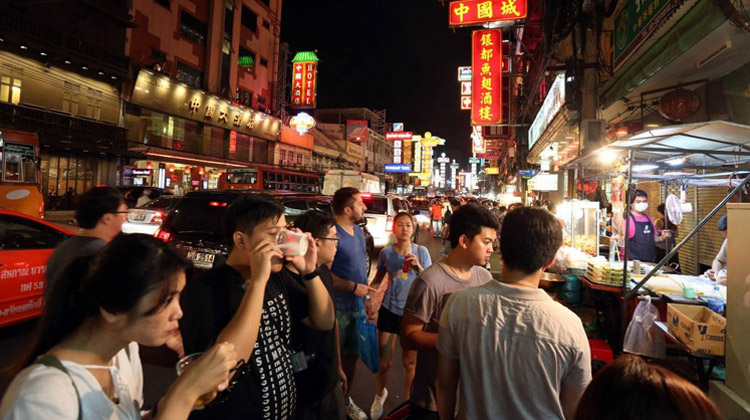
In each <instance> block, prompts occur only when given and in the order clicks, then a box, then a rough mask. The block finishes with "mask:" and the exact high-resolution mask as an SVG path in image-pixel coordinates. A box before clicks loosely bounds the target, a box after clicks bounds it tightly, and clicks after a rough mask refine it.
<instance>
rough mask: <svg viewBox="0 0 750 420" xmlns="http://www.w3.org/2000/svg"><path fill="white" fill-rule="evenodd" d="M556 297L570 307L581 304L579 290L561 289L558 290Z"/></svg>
mask: <svg viewBox="0 0 750 420" xmlns="http://www.w3.org/2000/svg"><path fill="white" fill-rule="evenodd" d="M557 297H559V298H560V299H562V300H563V301H564V302H565V303H567V304H568V305H570V306H572V307H577V306H578V305H580V304H581V290H561V291H560V292H558V294H557Z"/></svg>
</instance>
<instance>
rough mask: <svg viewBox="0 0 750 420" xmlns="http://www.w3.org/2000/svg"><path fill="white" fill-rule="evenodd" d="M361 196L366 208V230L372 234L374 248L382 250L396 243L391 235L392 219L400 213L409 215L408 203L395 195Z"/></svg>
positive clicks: (366, 194)
mask: <svg viewBox="0 0 750 420" xmlns="http://www.w3.org/2000/svg"><path fill="white" fill-rule="evenodd" d="M361 196H362V201H364V202H365V206H367V211H365V219H367V230H369V231H370V233H371V234H372V237H373V242H374V246H375V248H384V247H386V246H388V245H392V244H394V243H396V237H395V236H394V235H393V217H394V216H395V215H396V214H398V213H399V212H401V211H403V212H407V213H409V214H411V205H410V204H409V202H408V201H407V200H406V199H405V198H403V197H401V196H398V195H395V194H386V195H383V194H370V193H362V194H361Z"/></svg>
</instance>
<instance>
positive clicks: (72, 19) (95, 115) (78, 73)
mask: <svg viewBox="0 0 750 420" xmlns="http://www.w3.org/2000/svg"><path fill="white" fill-rule="evenodd" d="M127 3H128V2H127V1H125V0H122V1H117V0H114V1H108V2H92V1H85V0H80V1H73V2H65V3H63V2H52V3H49V4H45V5H44V7H42V8H40V7H38V5H34V4H32V3H25V2H3V3H2V5H0V34H2V35H0V131H2V129H3V128H5V129H8V130H11V129H13V130H20V131H26V132H28V133H31V134H32V136H35V137H38V141H39V148H40V151H39V156H40V157H41V164H40V165H39V168H38V169H39V170H40V175H39V177H38V178H39V179H38V180H37V181H38V183H39V187H40V189H41V192H42V194H43V195H44V203H45V207H46V208H47V209H62V208H64V207H72V206H73V205H74V204H75V196H76V195H78V194H81V193H83V192H84V191H85V190H87V189H89V188H91V187H93V186H94V185H97V184H112V185H114V184H116V181H117V178H118V173H119V170H120V167H119V161H120V157H121V156H125V155H127V154H128V149H127V146H126V144H125V128H124V124H123V118H122V111H123V107H122V103H121V100H120V94H121V89H122V86H123V84H124V83H127V82H128V78H129V68H128V60H127V57H125V55H124V54H123V51H124V45H125V32H126V30H127V28H128V27H130V26H131V25H132V24H131V22H130V15H129V14H128V8H127ZM90 22H96V24H91V23H90ZM3 182H5V180H3ZM66 193H67V195H66ZM64 197H65V198H64Z"/></svg>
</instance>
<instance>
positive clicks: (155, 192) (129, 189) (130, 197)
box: [115, 185, 174, 208]
mask: <svg viewBox="0 0 750 420" xmlns="http://www.w3.org/2000/svg"><path fill="white" fill-rule="evenodd" d="M115 188H117V189H118V190H120V192H122V195H123V197H124V198H125V204H127V206H128V208H133V207H135V203H136V202H138V198H140V197H141V196H142V195H143V190H151V199H154V200H155V199H157V198H159V197H161V196H164V195H174V193H173V192H172V191H169V190H168V189H166V188H157V187H148V186H145V185H121V186H119V187H115Z"/></svg>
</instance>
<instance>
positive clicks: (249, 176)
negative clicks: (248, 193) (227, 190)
mask: <svg viewBox="0 0 750 420" xmlns="http://www.w3.org/2000/svg"><path fill="white" fill-rule="evenodd" d="M227 182H228V183H229V184H255V183H256V182H258V168H246V169H230V170H229V171H228V172H227Z"/></svg>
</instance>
